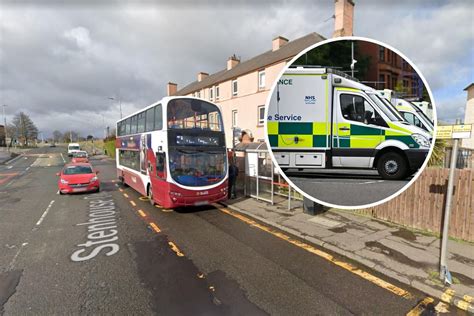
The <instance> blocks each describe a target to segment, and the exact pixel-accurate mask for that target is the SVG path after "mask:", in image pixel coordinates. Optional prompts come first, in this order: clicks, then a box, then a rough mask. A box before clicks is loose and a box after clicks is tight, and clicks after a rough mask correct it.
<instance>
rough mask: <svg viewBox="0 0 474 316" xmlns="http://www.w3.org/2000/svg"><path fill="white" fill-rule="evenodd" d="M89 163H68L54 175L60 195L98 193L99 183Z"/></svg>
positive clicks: (95, 171)
mask: <svg viewBox="0 0 474 316" xmlns="http://www.w3.org/2000/svg"><path fill="white" fill-rule="evenodd" d="M98 173H99V171H97V170H94V169H93V168H92V165H91V164H90V163H69V164H66V165H65V166H64V168H63V169H62V170H61V172H58V173H57V174H56V175H57V176H58V177H59V179H58V189H59V193H60V194H65V193H75V192H90V191H95V192H99V191H100V181H99V177H98V176H97V174H98Z"/></svg>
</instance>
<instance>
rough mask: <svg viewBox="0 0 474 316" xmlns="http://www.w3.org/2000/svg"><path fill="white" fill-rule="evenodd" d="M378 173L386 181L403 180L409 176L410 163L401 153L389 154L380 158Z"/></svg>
mask: <svg viewBox="0 0 474 316" xmlns="http://www.w3.org/2000/svg"><path fill="white" fill-rule="evenodd" d="M377 171H378V172H379V174H380V176H381V177H382V178H384V179H386V180H401V179H404V178H406V177H407V175H408V162H407V160H406V159H405V157H403V156H402V155H401V154H399V153H396V152H387V153H385V154H383V155H382V157H380V158H379V161H378V163H377Z"/></svg>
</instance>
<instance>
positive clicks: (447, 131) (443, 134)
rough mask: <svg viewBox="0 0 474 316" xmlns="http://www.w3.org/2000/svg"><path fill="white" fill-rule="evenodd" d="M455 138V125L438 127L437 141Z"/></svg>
mask: <svg viewBox="0 0 474 316" xmlns="http://www.w3.org/2000/svg"><path fill="white" fill-rule="evenodd" d="M452 136H453V125H447V126H439V125H438V126H437V127H436V138H437V139H451V138H452Z"/></svg>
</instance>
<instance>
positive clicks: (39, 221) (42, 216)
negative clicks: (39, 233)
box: [36, 200, 54, 226]
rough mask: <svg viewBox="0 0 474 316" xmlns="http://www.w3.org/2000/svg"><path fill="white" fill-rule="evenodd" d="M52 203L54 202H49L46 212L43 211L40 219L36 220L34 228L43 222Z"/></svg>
mask: <svg viewBox="0 0 474 316" xmlns="http://www.w3.org/2000/svg"><path fill="white" fill-rule="evenodd" d="M53 203H54V200H52V201H51V203H49V205H48V207H47V208H46V210H45V211H44V213H43V215H41V217H40V219H39V220H38V222H37V223H36V226H39V225H40V224H41V222H42V221H43V219H44V218H45V217H46V215H48V212H49V209H50V208H51V206H52V205H53Z"/></svg>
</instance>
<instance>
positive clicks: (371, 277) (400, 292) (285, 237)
mask: <svg viewBox="0 0 474 316" xmlns="http://www.w3.org/2000/svg"><path fill="white" fill-rule="evenodd" d="M215 206H216V207H217V208H218V209H219V210H220V211H221V212H224V213H226V214H228V215H231V216H233V217H235V218H238V219H240V220H241V221H243V222H245V223H247V224H249V225H252V226H254V227H257V228H259V229H261V230H263V231H265V232H267V233H270V234H272V235H274V236H276V237H278V238H280V239H283V240H285V241H287V242H289V243H291V244H293V245H295V246H297V247H300V248H302V249H304V250H306V251H308V252H310V253H313V254H315V255H317V256H319V257H322V258H324V259H326V260H328V261H330V262H332V263H333V264H335V265H337V266H339V267H341V268H343V269H345V270H347V271H350V272H352V273H354V274H356V275H358V276H360V277H362V278H364V279H366V280H367V281H369V282H372V283H374V284H376V285H378V286H380V287H381V288H384V289H386V290H388V291H390V292H392V293H394V294H396V295H398V296H401V297H404V298H406V299H411V298H412V295H411V294H410V293H409V292H408V291H406V290H404V289H402V288H399V287H397V286H395V285H393V284H391V283H389V282H387V281H384V280H382V279H381V278H379V277H376V276H375V275H373V274H370V273H368V272H365V271H363V270H361V269H359V268H358V267H356V266H354V265H352V264H350V263H347V262H344V261H340V260H338V259H336V258H334V256H332V255H330V254H329V253H327V252H324V251H322V250H319V249H316V248H315V247H313V246H311V245H309V244H307V243H305V242H301V241H299V240H296V239H294V238H292V237H290V236H288V235H285V234H283V233H281V232H278V231H276V230H274V229H272V228H269V227H267V226H264V225H261V224H259V223H257V222H256V221H254V220H252V219H250V218H247V217H245V216H243V215H241V214H238V213H235V212H231V211H229V210H228V209H226V208H222V207H220V206H219V205H216V204H215Z"/></svg>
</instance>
